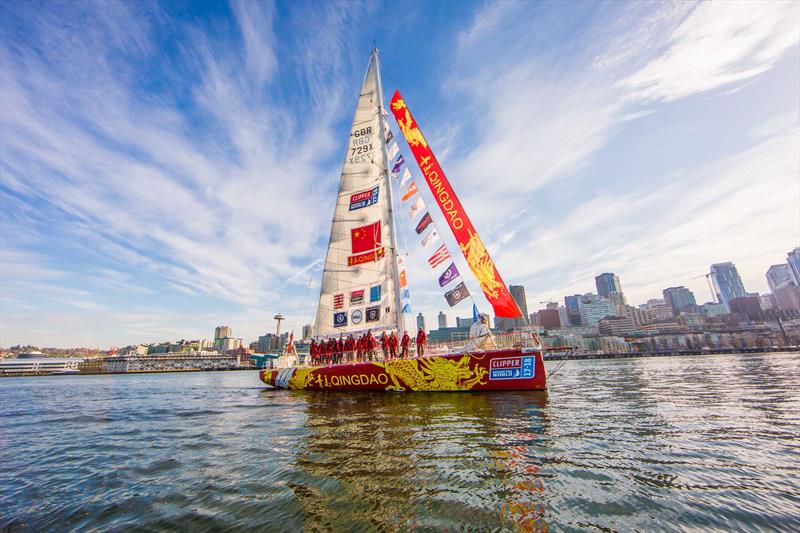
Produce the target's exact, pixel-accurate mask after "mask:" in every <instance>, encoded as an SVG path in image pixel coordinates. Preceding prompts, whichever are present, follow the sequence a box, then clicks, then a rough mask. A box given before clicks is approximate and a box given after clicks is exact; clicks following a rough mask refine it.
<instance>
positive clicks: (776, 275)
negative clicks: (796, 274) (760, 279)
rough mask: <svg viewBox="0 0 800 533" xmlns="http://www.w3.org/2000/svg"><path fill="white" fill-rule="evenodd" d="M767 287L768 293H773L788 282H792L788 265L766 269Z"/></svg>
mask: <svg viewBox="0 0 800 533" xmlns="http://www.w3.org/2000/svg"><path fill="white" fill-rule="evenodd" d="M766 276H767V285H769V292H771V293H773V294H774V293H775V289H777V288H778V287H780V286H781V285H783V284H784V283H786V282H788V281H792V280H793V276H792V271H791V269H790V268H789V263H784V264H782V265H772V266H771V267H769V269H767V274H766Z"/></svg>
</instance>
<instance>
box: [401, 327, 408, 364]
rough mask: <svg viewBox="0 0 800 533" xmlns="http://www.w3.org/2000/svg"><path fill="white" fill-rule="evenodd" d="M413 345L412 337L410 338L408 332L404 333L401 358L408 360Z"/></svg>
mask: <svg viewBox="0 0 800 533" xmlns="http://www.w3.org/2000/svg"><path fill="white" fill-rule="evenodd" d="M410 344H411V337H409V336H408V331H404V332H403V338H402V339H401V340H400V348H401V349H402V351H401V352H400V357H402V358H403V359H408V347H409V345H410Z"/></svg>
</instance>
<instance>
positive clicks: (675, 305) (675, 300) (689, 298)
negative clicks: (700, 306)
mask: <svg viewBox="0 0 800 533" xmlns="http://www.w3.org/2000/svg"><path fill="white" fill-rule="evenodd" d="M663 294H664V301H665V302H666V303H667V305H668V306H669V308H670V309H671V310H672V316H678V315H679V314H680V313H681V311H693V310H694V308H695V307H696V306H697V302H696V301H695V299H694V293H692V291H690V290H689V289H687V288H686V287H684V286H682V285H681V286H680V287H668V288H666V289H664V291H663Z"/></svg>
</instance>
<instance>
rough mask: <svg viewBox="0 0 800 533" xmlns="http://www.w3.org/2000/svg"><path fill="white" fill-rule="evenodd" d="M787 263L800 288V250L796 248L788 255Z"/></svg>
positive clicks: (793, 279)
mask: <svg viewBox="0 0 800 533" xmlns="http://www.w3.org/2000/svg"><path fill="white" fill-rule="evenodd" d="M786 262H787V263H788V265H789V271H790V273H791V275H792V281H794V284H795V286H796V287H800V248H795V249H794V250H792V251H791V252H789V253H788V254H787V255H786Z"/></svg>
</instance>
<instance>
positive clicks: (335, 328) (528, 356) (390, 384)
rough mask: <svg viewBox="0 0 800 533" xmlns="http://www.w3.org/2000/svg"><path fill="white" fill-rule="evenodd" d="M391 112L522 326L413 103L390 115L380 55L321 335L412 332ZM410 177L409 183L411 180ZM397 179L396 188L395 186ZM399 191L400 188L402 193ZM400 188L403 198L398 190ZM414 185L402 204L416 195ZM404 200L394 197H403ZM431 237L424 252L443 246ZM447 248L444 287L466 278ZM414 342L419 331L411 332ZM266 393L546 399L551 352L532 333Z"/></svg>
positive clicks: (464, 242) (330, 259) (356, 139)
mask: <svg viewBox="0 0 800 533" xmlns="http://www.w3.org/2000/svg"><path fill="white" fill-rule="evenodd" d="M389 112H391V113H392V114H393V115H394V118H395V120H396V122H397V124H398V126H399V128H400V130H401V132H402V133H403V136H404V137H405V139H406V142H407V145H408V147H409V149H410V150H411V152H412V154H413V156H414V158H415V160H416V162H417V164H418V166H419V169H420V172H421V173H422V175H423V177H424V179H425V182H426V183H427V185H428V187H429V188H430V190H431V192H432V194H433V196H434V198H435V200H436V202H437V204H438V207H439V208H440V210H441V212H442V214H443V216H444V219H445V221H446V222H447V224H448V226H449V228H450V230H451V231H452V233H453V236H454V238H455V240H456V241H457V242H458V244H459V248H460V250H461V252H462V253H463V255H464V258H465V259H466V261H467V264H468V265H469V267H470V270H471V271H472V273H473V274H474V275H475V277H476V278H477V281H478V283H479V284H480V286H481V289H482V291H483V293H484V295H485V296H486V298H487V300H488V301H489V303H490V304H491V305H492V308H493V310H494V312H495V315H496V316H499V317H505V318H516V317H522V313H521V312H520V310H519V308H518V306H517V304H516V302H515V301H514V299H513V298H512V297H511V295H510V294H509V291H508V288H507V287H506V285H505V283H504V282H503V281H502V279H501V278H500V274H499V273H498V272H497V269H496V267H495V266H494V263H493V262H492V260H491V257H489V253H488V251H487V249H486V247H485V246H484V245H483V243H482V241H481V240H480V237H479V236H478V234H477V232H476V231H475V228H474V227H473V226H472V223H471V222H470V220H469V218H468V217H467V214H466V212H465V211H464V209H463V206H462V205H461V203H460V201H459V200H458V197H457V196H456V194H455V192H454V191H453V189H452V187H451V186H450V184H449V182H448V181H447V178H446V176H445V174H444V172H443V171H442V169H441V167H440V166H439V163H438V162H437V160H436V157H435V156H434V154H433V152H432V150H431V148H430V145H429V144H428V142H427V140H426V139H425V137H424V136H423V135H422V132H421V131H420V129H419V127H418V125H417V123H416V121H415V120H414V118H413V116H412V115H411V112H410V110H409V109H408V106H407V105H406V102H405V100H404V99H403V98H402V96H401V95H400V93H399V92H397V91H396V92H395V93H394V95H393V97H392V99H391V102H390V109H389V110H386V109H385V107H384V104H383V88H382V85H381V76H380V61H379V55H378V50H377V49H375V50H373V51H372V53H371V54H370V58H369V65H368V67H367V72H366V75H365V76H364V81H363V83H362V86H361V92H360V94H359V97H358V104H357V106H356V111H355V116H354V118H353V123H352V126H351V129H350V136H349V142H348V146H347V151H346V154H345V158H344V164H343V168H342V174H341V179H340V183H339V192H338V200H337V203H336V208H335V210H334V214H333V221H332V224H331V232H330V239H329V244H328V251H327V255H326V258H325V264H324V269H323V273H322V281H321V284H320V296H319V303H318V306H317V312H316V319H315V321H314V332H313V336H314V337H317V338H323V339H324V338H328V339H330V338H334V339H341V338H342V337H343V336H348V335H353V334H365V333H367V332H370V333H371V332H376V333H380V332H384V331H396V332H397V334H398V336H402V335H403V333H404V332H406V330H407V328H406V324H405V321H404V313H403V310H404V308H406V309H408V307H407V304H405V303H404V299H405V298H406V297H407V296H406V295H407V292H408V291H407V288H406V285H407V277H406V270H405V262H404V259H403V257H402V256H401V255H400V254H399V253H398V242H397V241H398V238H397V235H396V229H397V224H396V220H395V219H396V215H397V212H398V211H399V209H398V208H397V200H398V192H400V190H401V188H402V187H403V185H404V183H402V182H408V180H407V179H406V178H404V179H403V180H402V182H401V180H399V179H397V177H398V173H399V172H398V171H399V168H400V167H401V165H402V163H404V161H403V157H402V155H401V156H400V157H398V158H397V159H395V156H396V155H397V146H396V144H392V145H391V146H390V144H389V140H388V139H387V137H391V130H390V128H389V126H388V122H387V118H388V116H389ZM404 175H405V176H406V177H407V176H409V174H407V173H405V174H404ZM393 178H394V182H395V185H393ZM397 182H400V183H399V184H398V183H397ZM393 187H397V189H398V190H397V191H393ZM416 190H417V189H416V182H414V183H412V184H411V186H410V187H409V189H408V190H407V191H406V193H405V194H403V195H402V199H403V200H406V199H407V198H409V197H411V196H412V195H413V194H414V192H416ZM393 195H394V197H393ZM421 206H422V200H421V198H417V200H416V201H415V202H414V203H413V204H412V206H411V209H410V210H409V212H410V215H411V216H412V217H414V216H416V215H417V212H419V211H420V209H421ZM431 221H432V219H431V217H430V216H429V214H428V213H426V214H425V215H424V216H423V218H422V219H421V220H420V222H419V223H418V224H417V233H420V227H421V226H424V227H423V228H422V229H423V230H425V229H426V228H427V226H429V225H430V222H431ZM434 233H435V230H429V232H428V233H427V234H426V237H425V239H424V240H423V244H424V245H426V246H427V243H426V241H427V242H431V241H436V240H438V239H439V233H437V234H435V235H434ZM450 258H451V256H450V253H449V250H448V249H447V247H446V245H445V244H442V245H441V246H439V247H438V248H437V249H436V251H435V252H434V254H433V255H432V256H431V259H429V261H428V262H429V264H430V265H431V266H432V267H440V265H447V264H450V266H449V267H447V270H446V271H445V272H443V273H442V275H441V276H440V285H441V286H442V287H444V286H445V285H447V284H448V283H450V281H451V280H450V278H451V277H454V276H460V274H459V273H458V270H457V268H456V266H455V263H454V262H452V261H447V260H448V259H450ZM468 295H469V293H468V290H467V288H466V286H465V285H464V284H463V283H459V284H458V285H456V286H455V288H453V289H451V290H450V291H448V292H447V293H446V295H445V296H446V298H447V300H448V302H449V303H450V304H451V305H455V303H457V302H459V301H461V300H462V299H463V298H464V297H465V296H468ZM410 333H411V337H414V332H413V331H411V332H410ZM260 379H261V381H263V382H264V383H265V384H267V385H270V386H273V387H278V388H286V389H295V390H300V389H302V390H331V391H366V390H371V391H397V392H412V391H490V390H545V389H546V388H547V385H546V376H545V368H544V361H543V358H542V345H541V341H540V339H539V338H538V336H537V335H535V334H534V333H532V332H530V331H528V332H527V333H526V332H525V331H523V332H521V333H516V334H513V335H510V336H508V337H507V338H504V339H497V340H494V339H493V340H492V342H491V343H490V344H489V345H488V346H487V344H486V343H482V344H481V343H476V342H474V339H473V340H472V341H471V342H470V344H467V345H465V346H461V347H459V346H454V345H452V344H449V345H448V346H446V347H438V348H437V347H434V346H428V347H427V349H426V351H425V352H424V353H423V354H421V355H419V356H418V357H412V358H403V359H385V360H384V359H380V358H378V357H374V360H370V361H360V362H347V361H345V362H342V363H339V364H328V365H319V366H293V367H288V368H280V369H267V370H263V371H261V373H260Z"/></svg>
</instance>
